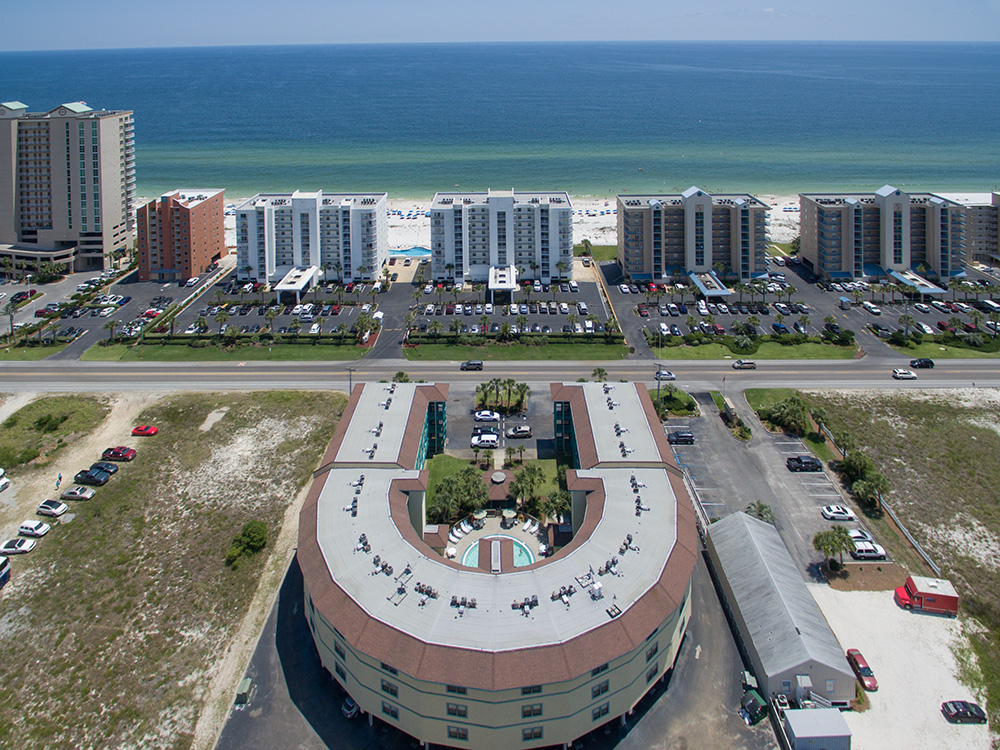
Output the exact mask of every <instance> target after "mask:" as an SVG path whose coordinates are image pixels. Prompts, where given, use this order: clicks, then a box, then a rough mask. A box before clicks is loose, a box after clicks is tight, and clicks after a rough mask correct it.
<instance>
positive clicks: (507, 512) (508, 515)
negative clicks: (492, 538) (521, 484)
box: [503, 508, 517, 520]
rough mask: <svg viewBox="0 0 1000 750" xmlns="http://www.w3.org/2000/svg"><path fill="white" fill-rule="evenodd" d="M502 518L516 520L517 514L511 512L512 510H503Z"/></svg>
mask: <svg viewBox="0 0 1000 750" xmlns="http://www.w3.org/2000/svg"><path fill="white" fill-rule="evenodd" d="M503 517H504V518H506V519H508V520H510V519H511V518H516V517H517V512H516V511H513V510H510V509H509V508H508V509H506V510H504V512H503Z"/></svg>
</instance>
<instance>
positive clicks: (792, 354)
mask: <svg viewBox="0 0 1000 750" xmlns="http://www.w3.org/2000/svg"><path fill="white" fill-rule="evenodd" d="M857 353H858V348H857V346H835V345H833V344H818V343H816V342H812V341H810V342H807V343H804V344H792V345H789V346H785V345H784V344H779V343H777V342H775V341H764V342H762V343H761V345H760V347H759V348H758V349H757V351H756V352H754V353H753V354H744V355H741V354H733V353H732V351H730V350H729V348H728V347H726V346H723V345H722V344H714V343H710V344H701V345H700V346H690V345H687V344H681V345H680V346H661V347H654V348H653V356H654V357H655V358H656V359H662V360H680V359H740V358H743V359H853V358H854V356H855V355H856V354H857Z"/></svg>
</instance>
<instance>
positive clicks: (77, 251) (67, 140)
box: [0, 102, 135, 271]
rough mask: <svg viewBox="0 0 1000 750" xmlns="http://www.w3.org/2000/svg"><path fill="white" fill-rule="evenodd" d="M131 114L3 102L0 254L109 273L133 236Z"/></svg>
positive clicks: (75, 106) (75, 104)
mask: <svg viewBox="0 0 1000 750" xmlns="http://www.w3.org/2000/svg"><path fill="white" fill-rule="evenodd" d="M134 199H135V151H134V141H133V124H132V112H131V111H127V110H118V111H107V110H95V109H91V108H90V107H88V106H87V105H86V104H84V103H83V102H73V103H71V104H62V105H60V106H58V107H56V108H55V109H52V110H50V111H48V112H28V105H26V104H22V103H21V102H4V103H2V104H0V243H2V244H0V255H3V256H5V257H13V258H14V259H15V260H16V261H17V262H22V261H27V262H28V263H36V264H37V263H42V262H45V261H53V262H59V263H68V264H69V265H70V266H71V269H72V270H75V271H85V270H86V271H89V270H97V269H101V268H104V267H105V266H106V265H107V264H108V263H109V261H110V258H111V256H112V254H113V253H114V252H115V251H116V250H118V251H125V250H127V249H128V248H129V247H130V246H131V244H132V239H133V223H132V203H133V201H134Z"/></svg>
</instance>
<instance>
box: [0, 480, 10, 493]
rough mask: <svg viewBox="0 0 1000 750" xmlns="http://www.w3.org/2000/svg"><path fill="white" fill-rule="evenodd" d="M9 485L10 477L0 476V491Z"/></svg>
mask: <svg viewBox="0 0 1000 750" xmlns="http://www.w3.org/2000/svg"><path fill="white" fill-rule="evenodd" d="M8 487H10V477H0V492H3V491H4V490H5V489H7V488H8Z"/></svg>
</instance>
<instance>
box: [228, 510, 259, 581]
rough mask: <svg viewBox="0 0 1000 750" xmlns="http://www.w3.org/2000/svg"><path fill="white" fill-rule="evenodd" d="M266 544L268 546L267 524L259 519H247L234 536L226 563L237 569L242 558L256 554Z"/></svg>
mask: <svg viewBox="0 0 1000 750" xmlns="http://www.w3.org/2000/svg"><path fill="white" fill-rule="evenodd" d="M265 546H267V525H266V524H265V523H264V522H263V521H261V520H259V519H254V520H252V521H247V522H246V523H245V524H243V528H242V529H240V533H239V534H237V535H236V536H235V537H233V543H232V544H231V545H230V546H229V551H228V552H226V565H228V566H229V567H231V568H234V569H235V568H237V567H238V566H239V561H240V559H241V558H243V557H250V556H251V555H255V554H257V553H258V552H260V551H261V550H262V549H264V547H265Z"/></svg>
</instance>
